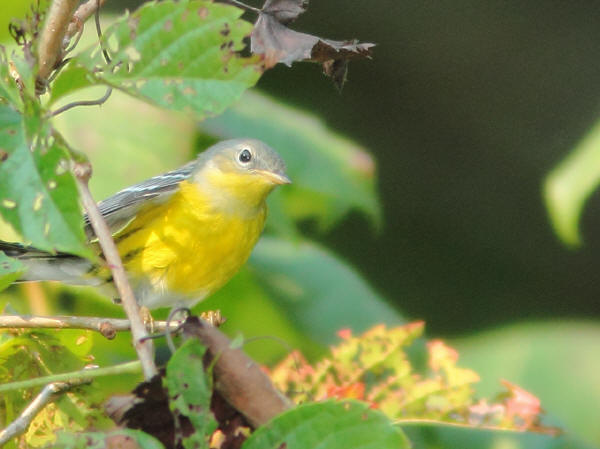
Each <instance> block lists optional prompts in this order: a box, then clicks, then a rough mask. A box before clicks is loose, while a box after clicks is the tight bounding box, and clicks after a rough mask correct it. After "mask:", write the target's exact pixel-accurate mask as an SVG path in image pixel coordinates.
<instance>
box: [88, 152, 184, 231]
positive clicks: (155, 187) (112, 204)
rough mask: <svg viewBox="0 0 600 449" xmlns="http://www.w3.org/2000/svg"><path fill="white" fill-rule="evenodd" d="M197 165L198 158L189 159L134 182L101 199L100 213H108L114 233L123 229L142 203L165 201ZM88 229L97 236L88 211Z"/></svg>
mask: <svg viewBox="0 0 600 449" xmlns="http://www.w3.org/2000/svg"><path fill="white" fill-rule="evenodd" d="M194 167H195V162H194V161H192V162H189V163H187V164H186V165H184V166H182V167H179V168H178V169H176V170H173V171H170V172H167V173H163V174H162V175H159V176H155V177H153V178H150V179H147V180H145V181H142V182H140V183H139V184H134V185H132V186H130V187H127V188H126V189H123V190H121V191H120V192H117V193H115V194H114V195H113V196H111V197H109V198H107V199H105V200H104V201H101V202H100V203H98V208H99V209H100V213H101V214H102V215H103V216H104V219H105V220H106V223H107V224H108V227H109V228H110V230H111V232H112V233H115V232H118V231H119V230H120V229H123V228H124V227H125V226H126V225H127V224H128V223H129V222H131V220H133V219H134V218H135V217H136V215H137V213H138V212H139V211H140V209H141V208H142V206H145V205H148V204H149V202H154V203H161V202H164V201H166V200H167V199H168V198H170V197H171V195H173V193H175V192H176V191H177V188H178V185H179V183H180V182H181V181H184V180H186V179H188V178H189V177H190V176H191V174H192V172H193V170H194ZM84 222H85V233H86V235H87V236H88V238H90V239H93V238H94V237H95V235H94V231H93V230H92V226H91V225H90V220H89V218H88V216H87V214H86V215H85V216H84Z"/></svg>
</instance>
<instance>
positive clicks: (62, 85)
mask: <svg viewBox="0 0 600 449" xmlns="http://www.w3.org/2000/svg"><path fill="white" fill-rule="evenodd" d="M93 85H94V83H93V82H92V81H91V80H90V78H89V76H88V72H87V70H86V69H85V68H83V67H81V66H77V65H75V64H73V63H70V64H69V65H68V66H67V67H66V68H64V69H62V70H61V71H60V73H59V75H58V76H57V77H56V79H55V80H54V81H53V82H52V88H51V89H50V99H49V101H48V104H52V103H54V102H55V101H56V100H58V99H59V98H62V97H64V96H65V95H68V94H70V93H73V92H75V91H77V90H79V89H83V88H85V87H89V86H93Z"/></svg>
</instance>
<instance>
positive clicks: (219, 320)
mask: <svg viewBox="0 0 600 449" xmlns="http://www.w3.org/2000/svg"><path fill="white" fill-rule="evenodd" d="M200 318H202V319H203V320H204V321H206V322H208V323H209V324H211V325H212V326H214V327H220V326H221V325H222V324H223V323H225V321H227V318H225V317H224V316H223V315H221V311H220V310H209V311H207V312H202V313H201V314H200Z"/></svg>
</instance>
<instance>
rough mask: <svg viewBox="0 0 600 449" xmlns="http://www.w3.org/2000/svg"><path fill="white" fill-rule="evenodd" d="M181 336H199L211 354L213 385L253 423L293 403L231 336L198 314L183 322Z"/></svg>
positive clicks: (259, 423) (255, 425)
mask: <svg viewBox="0 0 600 449" xmlns="http://www.w3.org/2000/svg"><path fill="white" fill-rule="evenodd" d="M183 337H184V339H187V338H198V339H199V340H200V341H201V342H202V343H203V344H204V345H206V347H207V348H208V350H209V353H210V354H211V356H212V357H213V360H214V366H213V375H214V388H215V390H216V391H218V392H219V393H220V394H221V395H222V396H223V398H224V399H225V400H226V401H227V402H228V403H229V404H230V405H231V406H232V407H233V408H235V409H236V410H237V411H239V412H240V413H241V414H242V415H244V416H245V417H246V419H248V422H250V424H252V425H253V426H254V427H259V426H261V425H263V424H265V423H267V422H268V421H270V420H271V419H273V417H274V416H276V415H278V414H280V413H282V412H284V411H285V410H288V409H289V408H291V407H293V403H292V402H291V401H290V400H289V399H288V398H287V397H285V396H284V395H283V394H282V393H281V392H280V391H279V390H277V388H275V386H274V385H273V383H272V382H271V380H270V379H269V377H268V376H267V375H266V374H265V373H264V372H263V371H262V369H261V368H260V367H259V366H258V364H257V363H256V362H255V361H254V360H252V359H251V358H249V357H248V356H247V355H246V354H245V353H244V351H242V350H241V349H239V348H235V347H233V345H232V343H231V340H229V338H227V337H226V336H225V334H223V333H222V332H221V331H219V330H218V329H217V328H215V327H213V326H210V325H207V324H206V323H203V322H202V321H201V320H199V319H198V318H197V317H189V318H188V319H187V320H186V321H185V323H184V324H183Z"/></svg>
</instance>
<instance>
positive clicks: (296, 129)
mask: <svg viewBox="0 0 600 449" xmlns="http://www.w3.org/2000/svg"><path fill="white" fill-rule="evenodd" d="M265 117H268V119H265ZM201 126H202V129H204V130H205V131H206V132H208V133H210V134H213V135H216V136H219V137H221V138H231V137H239V136H244V135H247V136H252V137H256V138H258V139H261V140H264V141H265V142H267V143H268V144H269V145H271V146H272V147H273V148H275V149H276V150H277V151H278V152H279V153H280V154H281V156H282V157H283V159H284V160H285V161H286V163H287V166H288V172H289V175H290V177H291V178H292V181H293V184H292V185H291V186H289V187H286V189H285V191H284V190H282V191H281V192H276V193H275V194H274V195H272V197H273V198H272V199H271V201H270V203H269V205H270V209H271V213H276V214H277V215H278V216H285V215H286V214H291V216H292V217H295V218H296V219H304V218H308V217H310V218H316V219H317V220H318V222H319V223H320V225H321V226H322V228H324V229H326V228H327V227H329V226H331V225H332V224H334V223H335V222H336V221H338V220H339V219H340V218H341V217H342V216H344V215H345V214H346V213H347V212H348V211H349V210H351V209H357V210H360V211H362V212H363V213H365V214H367V215H368V217H369V218H370V219H371V220H372V221H373V223H375V224H376V225H377V224H379V222H380V220H381V210H380V205H379V199H378V197H377V193H376V189H375V163H374V161H373V159H372V157H371V155H370V154H369V153H368V152H367V150H366V149H365V148H363V147H361V146H360V145H358V144H357V143H355V142H353V141H351V140H349V139H347V138H344V137H342V136H340V135H339V134H337V133H335V132H333V131H331V130H330V129H328V128H327V127H326V126H325V124H324V123H323V122H322V121H321V120H319V119H318V118H317V117H316V116H315V115H314V114H311V113H308V112H304V111H300V110H298V109H297V108H292V107H289V106H286V105H284V104H282V103H279V102H277V101H275V100H274V99H271V98H269V97H267V96H265V95H262V94H258V93H255V92H247V93H246V94H244V96H243V97H242V99H241V100H240V101H239V102H238V103H236V104H235V105H234V106H233V107H231V108H230V109H228V110H227V111H225V113H224V114H222V115H221V116H219V117H216V118H213V119H209V120H206V121H205V122H203V123H202V125H201ZM280 211H284V212H280ZM278 221H279V220H278ZM279 222H280V221H279Z"/></svg>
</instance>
